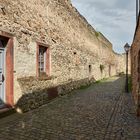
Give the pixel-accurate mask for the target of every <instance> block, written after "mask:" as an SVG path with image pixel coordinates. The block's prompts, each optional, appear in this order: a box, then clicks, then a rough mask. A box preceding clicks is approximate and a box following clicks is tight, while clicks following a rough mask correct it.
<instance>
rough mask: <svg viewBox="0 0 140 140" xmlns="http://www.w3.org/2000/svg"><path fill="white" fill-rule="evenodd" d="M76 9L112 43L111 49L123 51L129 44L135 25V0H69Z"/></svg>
mask: <svg viewBox="0 0 140 140" xmlns="http://www.w3.org/2000/svg"><path fill="white" fill-rule="evenodd" d="M71 1H72V4H73V5H74V6H75V7H76V8H77V10H78V11H79V12H80V13H81V14H82V15H83V16H84V17H85V18H86V19H87V21H88V22H89V23H90V24H91V25H92V26H93V27H94V28H95V29H96V30H97V31H100V32H102V33H103V34H104V35H105V36H106V37H107V38H108V39H109V40H110V41H111V42H112V43H113V49H114V50H115V51H116V52H118V53H123V52H124V49H123V46H124V44H125V43H126V42H128V43H129V44H130V45H131V43H132V40H133V35H134V31H135V25H136V21H135V19H136V17H135V0H71Z"/></svg>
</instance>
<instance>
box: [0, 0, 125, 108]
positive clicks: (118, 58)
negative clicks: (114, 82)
mask: <svg viewBox="0 0 140 140" xmlns="http://www.w3.org/2000/svg"><path fill="white" fill-rule="evenodd" d="M0 7H1V10H0V30H1V31H5V32H8V33H11V34H13V36H14V102H15V104H16V103H18V102H19V100H21V98H22V97H25V99H23V100H22V102H27V100H29V99H30V100H29V101H30V102H32V104H33V107H36V106H39V105H36V104H37V99H35V100H34V98H38V100H40V102H41V103H40V105H42V104H44V103H45V102H44V100H46V98H47V96H48V95H47V93H46V92H47V89H48V88H50V87H58V86H59V88H58V93H59V94H62V93H64V92H65V93H66V92H70V91H71V90H72V89H75V88H78V87H80V86H81V85H87V84H89V83H90V82H91V81H92V82H93V81H94V79H95V80H99V79H103V78H107V77H109V76H113V75H116V74H118V73H120V72H124V67H123V66H124V64H125V59H124V55H118V54H116V53H114V52H113V50H112V44H111V43H110V41H108V39H106V38H105V37H104V36H103V35H102V33H99V32H97V31H95V29H94V28H93V27H91V25H89V24H88V22H87V21H86V20H85V19H84V18H83V17H82V16H81V15H80V14H79V13H78V11H77V10H76V9H75V8H74V7H73V6H72V4H71V3H70V1H68V0H30V1H29V0H24V1H23V0H14V1H12V0H4V1H3V0H0ZM37 42H39V43H43V44H46V45H47V46H49V49H50V60H49V61H50V77H51V78H50V79H49V80H38V79H36V71H37V69H36V52H37ZM101 66H102V70H101ZM27 79H28V80H27ZM76 81H78V82H76ZM73 83H74V84H73ZM60 85H61V86H60ZM66 85H67V86H66ZM43 89H45V90H44V91H43ZM36 91H38V92H37V94H33V93H36ZM39 91H41V92H42V93H40V92H39ZM28 94H30V95H31V96H30V97H29V95H28ZM26 95H28V96H26ZM35 96H36V97H35ZM39 96H40V97H39ZM39 98H40V99H39ZM27 104H30V103H21V104H20V105H21V106H24V110H26V109H25V108H30V105H28V106H27ZM27 110H28V109H27Z"/></svg>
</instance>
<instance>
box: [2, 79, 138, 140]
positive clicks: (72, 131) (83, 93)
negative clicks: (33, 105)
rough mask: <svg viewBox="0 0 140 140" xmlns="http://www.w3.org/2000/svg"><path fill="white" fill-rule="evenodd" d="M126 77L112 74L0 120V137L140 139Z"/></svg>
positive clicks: (31, 139)
mask: <svg viewBox="0 0 140 140" xmlns="http://www.w3.org/2000/svg"><path fill="white" fill-rule="evenodd" d="M124 83H125V79H124V78H119V77H114V78H111V79H109V80H106V81H103V82H101V83H97V84H93V85H91V86H90V87H88V88H83V89H80V90H76V91H74V92H73V93H72V94H69V95H67V96H64V97H61V98H57V99H55V100H53V101H52V102H51V103H49V104H47V105H44V106H42V107H40V108H39V109H36V110H33V111H30V112H28V113H25V114H23V115H21V114H13V115H11V116H8V117H6V118H3V119H1V120H0V140H140V118H137V117H136V116H135V111H134V110H135V108H134V104H133V101H132V98H131V95H130V94H126V93H124V92H123V88H124Z"/></svg>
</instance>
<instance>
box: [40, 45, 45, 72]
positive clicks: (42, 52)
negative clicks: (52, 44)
mask: <svg viewBox="0 0 140 140" xmlns="http://www.w3.org/2000/svg"><path fill="white" fill-rule="evenodd" d="M46 51H47V48H46V47H43V46H39V61H38V63H39V64H38V66H39V67H38V68H39V70H38V71H39V73H43V72H45V71H46V67H45V64H46V63H45V62H46V61H47V60H46Z"/></svg>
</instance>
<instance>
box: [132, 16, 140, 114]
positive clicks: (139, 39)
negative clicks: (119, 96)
mask: <svg viewBox="0 0 140 140" xmlns="http://www.w3.org/2000/svg"><path fill="white" fill-rule="evenodd" d="M139 20H140V17H139ZM139 20H138V23H137V27H136V31H135V35H134V40H133V43H132V47H131V70H132V71H131V72H132V93H133V96H134V100H135V104H136V107H137V115H138V116H140V84H139V83H140V47H139V46H140V22H139Z"/></svg>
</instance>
